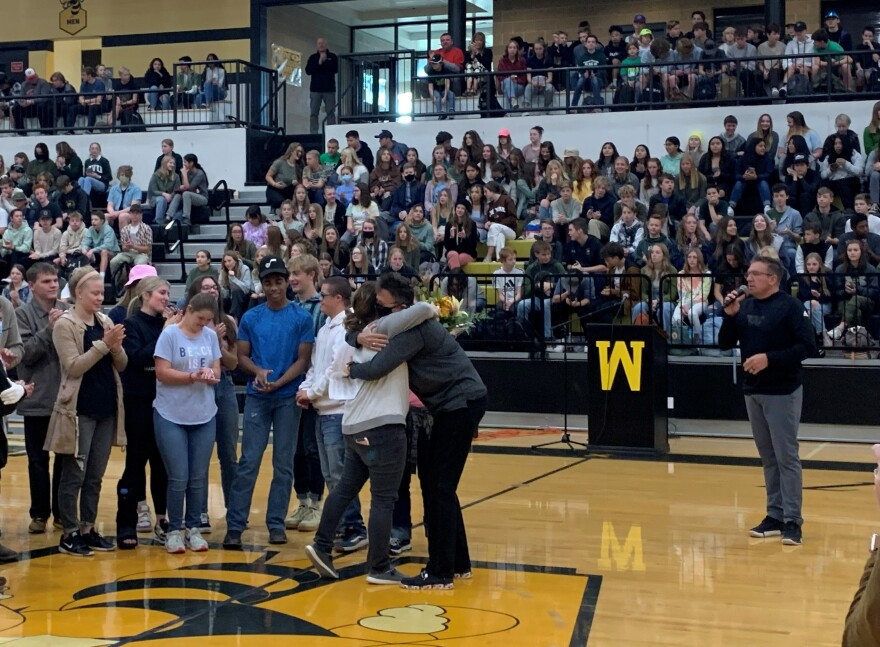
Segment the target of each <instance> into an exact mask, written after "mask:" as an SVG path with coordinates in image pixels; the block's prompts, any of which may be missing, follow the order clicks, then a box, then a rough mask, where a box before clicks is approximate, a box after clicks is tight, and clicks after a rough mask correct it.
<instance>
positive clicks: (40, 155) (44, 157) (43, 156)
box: [34, 150, 49, 162]
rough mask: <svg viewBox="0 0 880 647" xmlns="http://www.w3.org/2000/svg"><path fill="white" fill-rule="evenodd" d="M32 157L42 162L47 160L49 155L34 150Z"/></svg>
mask: <svg viewBox="0 0 880 647" xmlns="http://www.w3.org/2000/svg"><path fill="white" fill-rule="evenodd" d="M34 157H36V158H37V159H38V160H40V161H41V162H42V161H45V160H47V159H49V153H47V152H45V151H43V150H35V151H34Z"/></svg>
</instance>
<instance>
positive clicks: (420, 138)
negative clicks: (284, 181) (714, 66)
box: [326, 101, 874, 161]
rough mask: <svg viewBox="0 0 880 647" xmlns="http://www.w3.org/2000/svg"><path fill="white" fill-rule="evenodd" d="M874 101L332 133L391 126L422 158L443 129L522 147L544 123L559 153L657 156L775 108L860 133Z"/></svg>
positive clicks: (332, 129) (455, 138) (751, 124)
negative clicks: (844, 124)
mask: <svg viewBox="0 0 880 647" xmlns="http://www.w3.org/2000/svg"><path fill="white" fill-rule="evenodd" d="M873 105H874V101H848V102H846V103H805V104H785V105H761V106H727V107H722V108H688V109H682V110H650V111H649V110H645V111H639V112H609V113H599V114H584V115H534V116H526V117H519V116H511V117H504V118H499V119H461V120H457V121H456V120H452V121H448V120H447V121H414V122H411V123H407V124H402V123H384V124H356V125H344V124H343V125H336V126H328V127H327V133H326V137H327V138H330V137H335V138H336V139H338V140H339V141H340V142H341V143H342V145H343V146H344V145H345V132H346V131H347V130H349V129H352V128H353V129H355V130H357V131H358V132H359V133H360V136H361V139H363V140H365V141H367V142H368V143H369V145H370V148H372V149H373V150H374V151H375V150H376V148H377V146H378V143H377V140H376V139H374V137H373V136H374V135H376V134H378V133H379V131H380V130H382V129H383V128H385V127H387V129H388V130H390V131H391V132H392V133H393V134H394V139H395V140H396V141H399V142H403V143H405V144H407V145H408V146H412V147H415V148H416V149H418V151H419V157H420V158H421V159H422V161H426V160H428V159H430V156H431V150H432V149H433V148H434V145H435V144H434V137H435V135H436V134H437V132H438V131H440V130H445V131H447V132H449V133H451V134H452V143H453V146H456V147H458V146H460V145H461V140H462V137H463V136H464V133H465V131H467V130H471V129H473V130H476V131H477V132H478V133H479V134H480V137H481V138H482V139H483V141H484V142H487V143H488V142H491V143H492V144H497V143H498V131H499V130H501V129H502V128H507V129H509V130H510V135H511V138H512V139H513V143H514V145H516V146H523V145H525V144H527V143H528V141H529V129H530V128H531V127H533V126H536V125H540V126H543V127H544V137H543V139H544V141H552V142H553V145H554V146H555V148H556V153H557V154H558V155H560V156H561V155H562V151H563V149H566V148H576V149H578V151H579V152H580V155H581V157H584V158H590V159H592V160H595V159H596V158H597V156H598V155H599V151H600V149H601V148H602V144H603V143H604V142H606V141H612V142H614V143H615V144H616V145H617V149H618V150H619V151H620V153H621V155H626V156H627V157H630V158H631V156H632V154H633V151H634V150H635V147H636V146H637V145H638V144H647V146H648V148H649V149H650V151H651V155H653V156H654V157H662V156H663V155H665V154H666V151H665V150H664V148H663V143H664V141H665V140H666V138H667V137H669V136H671V135H675V136H676V137H678V138H679V139H680V140H681V145H682V148H684V147H685V146H686V145H687V139H688V137H689V136H690V134H691V133H692V132H694V131H699V132H701V133H702V134H703V148H706V145H707V144H708V141H709V138H710V137H712V136H714V135H718V134H720V133H721V132H722V131H723V130H724V126H723V121H724V117H725V116H726V115H729V114H733V115H735V116H736V118H737V119H738V120H739V128H738V132H739V133H740V134H742V135H743V136H744V137H748V134H749V133H751V132H754V131H755V129H756V124H757V122H758V117H759V116H760V115H761V114H763V113H765V112H766V113H769V114H770V116H771V117H772V118H773V126H774V130H776V132H777V133H779V135H780V137H781V138H783V139H784V137H785V133H786V132H787V130H788V127H787V126H786V120H785V116H786V115H787V114H788V113H789V112H792V111H793V110H799V111H800V112H802V113H803V114H804V117H805V119H806V122H807V125H808V126H809V127H810V128H812V129H813V130H815V131H816V132H818V133H819V135H820V136H821V137H822V139H823V140H824V139H825V137H826V136H827V135H829V134H830V133H832V132H833V131H834V118H835V117H836V116H837V115H838V114H840V113H841V112H844V113H846V114H848V115H849V116H850V117H851V118H852V122H853V125H852V129H853V130H854V131H855V132H856V133H858V134H859V138H860V139H861V135H862V130H863V129H864V127H865V126H866V125H867V124H868V122H869V121H870V119H871V108H872V106H873Z"/></svg>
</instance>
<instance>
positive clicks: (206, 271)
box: [186, 249, 220, 292]
mask: <svg viewBox="0 0 880 647" xmlns="http://www.w3.org/2000/svg"><path fill="white" fill-rule="evenodd" d="M206 276H210V277H211V278H213V279H214V280H215V281H217V285H220V283H219V280H220V275H219V274H218V272H217V268H216V267H213V266H212V265H211V252H209V251H208V250H207V249H200V250H199V251H197V252H196V266H195V267H194V268H192V269H191V270H190V271H189V274H187V276H186V290H187V292H189V289H190V287H191V286H192V285H193V283H197V282H199V281H200V280H201V279H202V278H204V277H206Z"/></svg>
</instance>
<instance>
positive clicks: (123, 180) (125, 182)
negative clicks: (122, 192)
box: [119, 175, 131, 187]
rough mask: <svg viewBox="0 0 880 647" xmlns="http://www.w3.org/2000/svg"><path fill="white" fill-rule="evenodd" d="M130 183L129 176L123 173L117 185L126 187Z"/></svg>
mask: <svg viewBox="0 0 880 647" xmlns="http://www.w3.org/2000/svg"><path fill="white" fill-rule="evenodd" d="M130 183H131V178H130V177H128V176H126V175H123V176H122V177H120V178H119V186H121V187H126V186H128V185H129V184H130Z"/></svg>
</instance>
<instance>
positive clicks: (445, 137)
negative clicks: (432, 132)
mask: <svg viewBox="0 0 880 647" xmlns="http://www.w3.org/2000/svg"><path fill="white" fill-rule="evenodd" d="M434 141H435V142H437V144H438V145H439V144H443V143H445V142H451V141H452V133H448V132H446V131H445V130H441V131H440V132H439V133H437V136H436V137H435V138H434Z"/></svg>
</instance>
